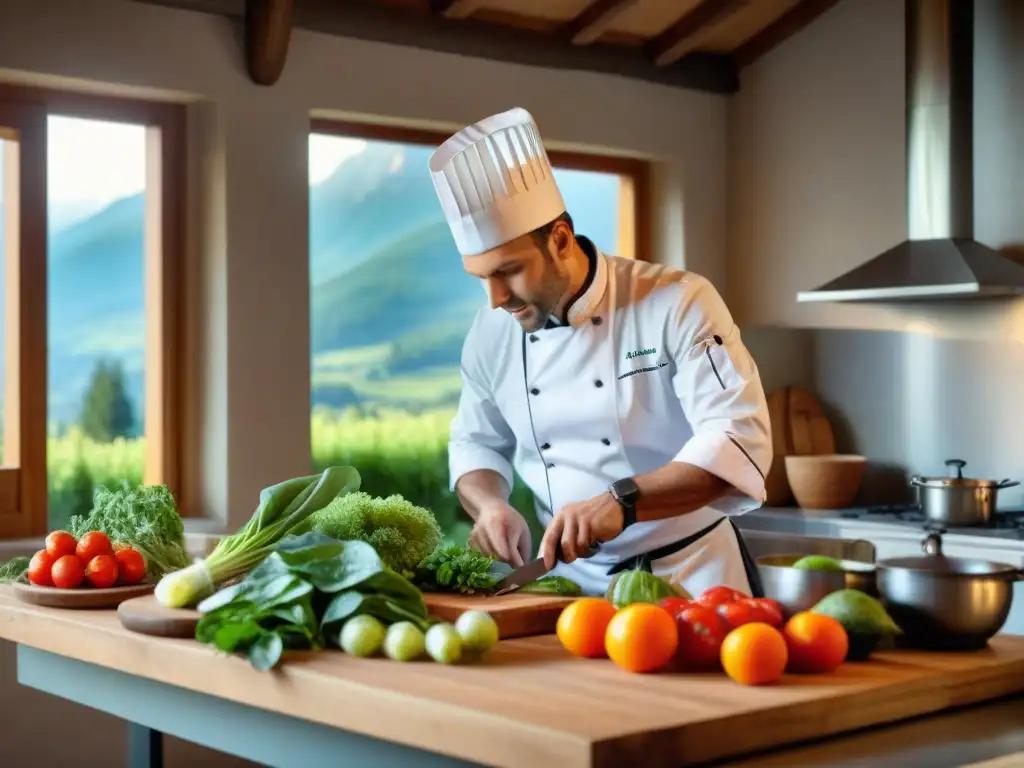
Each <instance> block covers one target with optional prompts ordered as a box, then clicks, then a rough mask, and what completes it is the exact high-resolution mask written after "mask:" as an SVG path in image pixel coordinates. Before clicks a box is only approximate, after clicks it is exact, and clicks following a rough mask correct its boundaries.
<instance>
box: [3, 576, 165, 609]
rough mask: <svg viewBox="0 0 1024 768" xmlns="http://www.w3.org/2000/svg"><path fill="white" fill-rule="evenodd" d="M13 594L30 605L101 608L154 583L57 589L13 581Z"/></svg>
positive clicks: (148, 589)
mask: <svg viewBox="0 0 1024 768" xmlns="http://www.w3.org/2000/svg"><path fill="white" fill-rule="evenodd" d="M12 586H13V587H14V595H15V597H17V598H18V599H19V600H21V601H22V602H25V603H31V604H32V605H42V606H45V607H47V608H82V609H93V610H97V609H103V608H116V607H117V606H118V605H120V604H121V603H123V602H124V601H125V600H129V599H131V598H133V597H138V596H139V595H145V594H148V593H150V592H152V591H153V590H154V589H155V588H156V585H155V584H130V585H128V586H124V587H110V588H109V589H94V588H92V587H79V588H77V589H57V588H56V587H39V586H36V585H35V584H21V583H15V584H13V585H12Z"/></svg>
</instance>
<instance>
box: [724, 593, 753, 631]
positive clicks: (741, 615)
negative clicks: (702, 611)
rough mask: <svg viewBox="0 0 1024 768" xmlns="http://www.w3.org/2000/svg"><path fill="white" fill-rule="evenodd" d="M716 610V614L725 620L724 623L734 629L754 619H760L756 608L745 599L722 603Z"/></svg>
mask: <svg viewBox="0 0 1024 768" xmlns="http://www.w3.org/2000/svg"><path fill="white" fill-rule="evenodd" d="M716 610H717V611H718V615H719V616H721V617H722V618H723V619H724V620H725V623H726V624H728V625H729V627H730V628H731V629H736V627H741V626H743V625H744V624H750V623H751V622H754V621H760V619H759V618H758V609H757V608H756V607H755V606H753V605H751V603H750V601H749V600H747V599H742V600H737V601H735V602H733V603H723V604H722V605H720V606H718V608H717V609H716Z"/></svg>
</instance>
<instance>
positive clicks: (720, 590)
mask: <svg viewBox="0 0 1024 768" xmlns="http://www.w3.org/2000/svg"><path fill="white" fill-rule="evenodd" d="M745 597H749V595H745V594H743V593H742V592H740V591H739V590H738V589H733V588H732V587H710V588H708V589H706V590H704V593H703V594H702V595H701V596H700V597H698V598H697V602H698V603H700V604H701V605H703V606H705V607H707V608H717V607H718V606H720V605H725V604H726V603H734V602H736V601H737V600H742V599H743V598H745Z"/></svg>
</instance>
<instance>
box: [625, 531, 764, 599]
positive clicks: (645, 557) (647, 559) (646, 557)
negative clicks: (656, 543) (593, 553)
mask: <svg viewBox="0 0 1024 768" xmlns="http://www.w3.org/2000/svg"><path fill="white" fill-rule="evenodd" d="M725 522H728V524H729V525H731V526H732V530H733V533H735V534H736V544H737V545H738V546H739V550H740V557H742V558H743V570H744V571H745V572H746V574H747V581H748V582H749V583H750V591H751V597H764V587H763V586H762V584H761V575H760V574H759V573H758V570H757V563H755V562H754V558H753V556H751V554H750V550H749V549H747V544H746V542H745V541H743V535H742V534H741V533H740V529H739V528H737V527H736V523H734V522H733V521H732V519H730V518H728V517H721V518H719V519H718V520H716V521H715V522H713V523H712V524H711V525H709V526H708V527H707V528H702V529H701V530H699V531H697V532H696V533H694V534H692V535H690V536H687V537H686V538H685V539H680V540H679V541H676V542H673V543H671V544H666V545H665V546H663V547H658V548H657V549H652V550H651V551H649V552H642V553H640V554H639V555H634V556H633V557H629V558H626V559H625V560H623V561H622V562H620V563H616V564H615V565H613V566H612V567H611V568H610V569H608V575H609V576H613V575H615V574H616V573H618V572H620V571H628V570H634V569H636V568H643V569H644V570H649V569H650V563H651V562H652V561H653V560H660V559H661V558H663V557H668V556H669V555H674V554H675V553H676V552H679V551H680V550H682V549H686V547H688V546H690V545H691V544H694V543H695V542H697V541H699V540H701V539H703V538H704V537H705V536H707V535H708V534H709V533H711V532H712V531H713V530H715V528H717V527H718V526H720V525H721V524H722V523H725ZM694 597H695V598H696V597H698V595H694Z"/></svg>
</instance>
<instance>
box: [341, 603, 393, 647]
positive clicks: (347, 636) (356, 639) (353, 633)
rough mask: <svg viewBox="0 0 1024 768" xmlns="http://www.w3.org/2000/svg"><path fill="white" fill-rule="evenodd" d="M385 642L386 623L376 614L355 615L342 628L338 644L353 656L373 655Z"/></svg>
mask: <svg viewBox="0 0 1024 768" xmlns="http://www.w3.org/2000/svg"><path fill="white" fill-rule="evenodd" d="M383 642H384V625H383V624H382V623H381V622H380V620H379V619H377V618H376V617H374V616H370V615H369V614H366V613H364V614H360V615H358V616H353V617H352V618H351V619H349V620H348V621H346V622H345V624H344V626H342V628H341V636H340V638H339V640H338V645H340V646H341V649H342V650H343V651H345V653H350V654H352V655H353V656H373V654H375V653H377V651H379V650H380V647H381V644H382V643H383Z"/></svg>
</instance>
